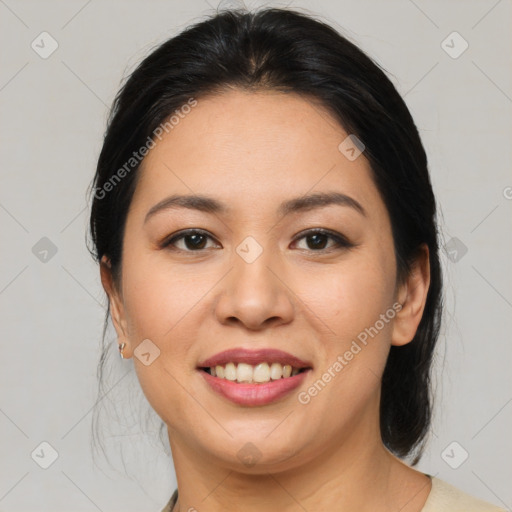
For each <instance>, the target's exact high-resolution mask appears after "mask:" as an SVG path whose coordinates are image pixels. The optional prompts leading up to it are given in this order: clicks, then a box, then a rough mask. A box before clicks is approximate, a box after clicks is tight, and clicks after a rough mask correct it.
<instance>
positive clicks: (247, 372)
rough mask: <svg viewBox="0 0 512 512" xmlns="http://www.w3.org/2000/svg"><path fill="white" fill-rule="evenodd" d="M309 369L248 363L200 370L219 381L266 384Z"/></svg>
mask: <svg viewBox="0 0 512 512" xmlns="http://www.w3.org/2000/svg"><path fill="white" fill-rule="evenodd" d="M310 369H311V368H309V367H304V368H295V367H292V366H291V365H289V364H284V365H282V364H280V363H275V362H274V363H272V362H270V363H266V362H265V363H259V364H256V365H251V364H247V363H235V362H231V363H227V364H225V365H217V366H210V367H202V368H200V370H202V371H204V372H206V373H208V374H209V375H211V376H212V377H216V378H218V379H224V380H229V381H231V382H235V383H239V384H242V383H246V384H265V383H268V382H273V381H276V380H282V379H288V378H290V377H295V376H296V375H298V374H299V373H303V372H305V371H307V370H310Z"/></svg>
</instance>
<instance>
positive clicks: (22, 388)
mask: <svg viewBox="0 0 512 512" xmlns="http://www.w3.org/2000/svg"><path fill="white" fill-rule="evenodd" d="M210 1H211V2H212V3H211V4H208V3H207V2H205V1H204V0H187V1H186V2H181V1H180V2H178V1H152V2H142V1H135V0H132V1H111V0H109V1H101V0H90V1H86V0H80V1H67V2H63V1H60V2H58V1H44V2H43V1H24V0H18V1H16V0H0V27H1V32H0V34H1V35H0V37H1V44H2V53H1V71H0V103H1V109H2V110H1V111H2V122H1V141H2V146H1V162H2V166H1V180H2V182H1V188H0V226H1V240H2V251H1V265H0V308H1V314H2V321H1V343H2V344H1V349H2V350H1V353H2V358H1V361H2V363H1V365H2V366H1V371H0V432H1V433H2V435H1V437H0V447H1V454H0V461H1V462H0V510H1V511H35V510H38V511H53V512H58V511H68V512H69V511H70V510H74V511H94V510H100V511H104V512H107V511H118V510H121V509H122V510H124V511H126V512H129V511H139V512H140V511H142V510H147V511H150V510H154V511H159V510H160V507H162V506H163V504H164V503H166V502H167V500H168V498H169V496H170V494H171V492H172V491H173V490H174V488H175V477H174V472H173V469H172V463H171V461H170V459H169V456H168V453H166V452H165V451H163V450H162V447H161V446H160V445H159V442H158V436H157V427H158V418H157V417H155V416H156V415H154V413H153V416H151V414H150V416H149V422H148V424H147V425H145V426H144V427H143V428H144V433H142V434H141V433H140V432H139V424H140V420H141V418H143V417H144V415H145V411H147V409H148V406H147V403H146V402H145V399H144V397H143V396H142V393H141V392H140V391H139V390H138V384H137V381H136V377H135V376H134V374H133V362H132V360H126V361H121V360H119V359H118V357H117V353H116V349H117V348H116V347H115V346H114V340H115V338H114V336H113V331H112V330H111V331H110V332H109V334H108V339H109V340H111V341H112V342H111V347H112V349H113V351H112V360H111V372H110V373H109V375H108V376H107V377H108V379H107V383H108V386H109V387H108V390H109V392H108V393H107V394H106V395H105V396H104V397H103V398H102V399H101V400H99V401H98V402H97V401H96V400H97V396H96V375H95V371H96V364H97V360H98V358H99V346H100V337H101V328H102V321H103V316H104V307H105V300H104V297H103V291H102V288H101V284H100V280H99V271H98V268H97V267H96V266H95V264H94V262H93V261H92V259H91V258H90V256H89V254H88V252H87V250H86V247H85V243H84V237H85V230H86V227H87V220H88V213H89V210H88V206H87V204H86V190H87V187H88V186H89V184H90V181H91V179H92V176H93V173H94V168H95V162H96V158H97V156H98V153H99V150H100V148H101V140H102V135H103V132H104V129H105V121H106V116H107V111H108V106H109V105H110V104H111V102H112V100H113V98H114V95H115V93H116V92H117V90H118V87H119V84H120V80H121V78H122V77H123V76H125V75H126V73H127V72H129V71H130V70H131V69H133V67H134V66H135V65H136V64H137V63H138V62H139V61H140V60H141V59H142V58H143V57H144V56H145V55H146V54H147V53H148V52H149V51H150V49H151V48H152V47H153V46H155V45H156V44H157V43H159V42H162V41H163V40H164V39H166V38H168V37H170V36H172V35H174V34H176V33H177V32H178V31H180V30H182V29H183V28H185V27H186V26H187V25H188V24H190V23H192V22H193V21H198V20H199V19H201V18H202V17H203V16H205V15H207V14H210V13H212V12H213V8H215V7H217V4H216V3H215V4H214V3H213V2H214V1H215V0H210ZM230 5H236V2H228V3H226V2H223V3H221V6H226V7H229V6H230ZM247 5H248V6H249V7H256V6H259V5H262V4H261V3H260V2H248V3H247ZM265 5H274V6H285V5H289V6H290V7H296V8H304V9H306V10H310V11H312V12H313V13H317V14H318V15H320V16H321V17H322V18H323V19H324V20H325V21H328V22H329V23H331V24H332V25H334V26H335V27H336V28H337V29H339V30H341V31H342V33H344V34H345V35H346V36H348V37H349V38H350V39H352V40H353V41H355V42H356V43H358V44H359V45H360V46H361V47H362V48H363V49H364V50H366V51H367V52H368V53H369V54H370V55H371V56H372V57H373V58H374V59H375V60H376V61H377V62H378V63H380V64H381V65H382V66H383V67H384V68H385V69H386V70H387V71H388V73H389V75H390V78H391V79H392V81H393V83H394V84H395V85H396V87H397V88H398V90H399V91H400V93H402V95H404V96H405V100H406V102H407V104H408V106H409V108H410V110H411V112H412V115H413V117H414V119H415V121H416V123H417V125H418V128H419V130H420V133H421V136H422V138H423V141H424V144H425V147H426V149H427V153H428V155H429V160H430V169H431V173H432V179H433V184H434V188H435V192H436V194H437V197H438V200H439V202H440V204H441V208H442V219H441V230H442V236H443V244H444V245H446V247H447V250H446V251H443V254H442V261H443V267H444V273H445V278H446V291H445V294H446V321H445V324H444V327H443V334H442V336H441V339H440V343H439V350H438V352H437V357H436V379H435V389H436V397H437V407H436V415H435V421H434V426H433V434H432V436H431V441H430V443H429V446H428V450H427V453H426V455H425V456H424V458H423V460H422V461H421V463H420V465H419V469H421V470H423V471H425V472H428V473H430V474H432V475H436V476H438V477H439V478H443V479H445V480H447V481H449V482H450V483H452V484H454V485H456V486H458V487H460V488H462V489H463V490H465V491H466V492H470V493H472V494H474V495H476V496H479V497H481V498H483V499H486V500H488V501H492V502H494V503H496V504H500V505H501V506H503V507H505V508H510V507H511V506H512V486H511V485H510V483H511V482H512V467H511V462H510V460H511V458H512V438H511V435H510V432H512V385H511V383H512V376H511V375H512V372H511V370H510V369H511V363H512V357H511V355H512V349H511V344H510V342H511V339H510V331H511V328H512V315H511V312H512V272H510V262H511V261H512V237H511V233H512V230H511V221H512V216H511V210H512V175H511V173H510V169H511V160H512V158H511V140H512V139H511V132H512V126H511V107H512V99H511V96H512V92H511V91H512V87H511V85H512V84H511V73H510V70H511V66H510V64H511V51H510V50H511V39H512V37H511V26H510V25H511V24H510V20H511V19H512V5H511V2H510V1H507V0H500V1H496V0H493V1H486V0H479V1H468V0H466V1H464V2H460V1H428V2H427V1H424V0H423V1H421V0H415V1H412V0H399V1H398V0H397V1H385V2H384V1H355V0H350V1H341V2H340V1H338V2H336V1H334V0H331V1H328V0H316V1H314V2H313V1H302V2H299V1H292V2H288V3H286V4H285V3H284V2H282V3H279V2H273V3H266V4H265ZM43 31H46V32H48V33H49V34H50V35H51V38H53V39H54V40H55V41H56V42H57V44H58V48H57V49H56V50H55V52H54V53H52V54H51V55H49V56H48V55H45V52H49V51H50V50H51V44H52V40H51V39H50V38H49V36H40V34H41V32H43ZM454 31H456V32H458V33H459V34H460V36H461V37H462V38H463V39H460V37H459V36H457V35H455V36H453V35H452V36H450V34H452V32H454ZM448 36H450V37H448ZM447 38H448V39H447ZM41 39H43V42H41ZM445 40H446V42H445V43H444V44H443V41H445ZM33 41H35V42H34V45H38V46H36V49H37V51H36V49H33V48H32V47H31V44H32V42H33ZM464 41H467V43H468V44H469V47H468V48H467V50H466V51H464V52H463V53H462V54H460V55H458V54H459V53H460V52H461V50H462V49H463V48H464ZM41 53H42V54H43V56H45V57H47V58H42V56H41ZM450 53H451V55H450ZM454 57H456V58H454ZM43 237H47V239H49V241H51V242H49V241H48V240H46V239H43V240H42V241H41V239H42V238H43ZM55 250H56V253H55V254H53V253H54V252H55ZM466 250H467V252H465V251H466ZM45 251H47V252H45ZM441 368H442V374H441ZM103 406H105V407H103ZM102 407H103V408H104V409H105V414H104V416H103V420H102V421H103V429H104V431H105V437H106V438H107V441H108V453H109V455H110V457H111V461H112V464H113V466H114V467H113V468H112V467H111V466H109V465H108V463H106V462H104V461H103V459H101V458H98V459H97V464H96V465H95V464H94V463H93V459H92V455H91V447H90V439H91V436H90V427H91V418H92V414H93V409H96V410H98V411H99V410H102V409H101V408H102ZM108 411H110V412H108ZM42 442H46V443H49V444H50V445H51V446H52V447H53V449H54V450H55V451H56V454H58V457H57V459H56V460H55V461H54V462H53V463H52V464H51V465H50V466H49V467H48V468H47V469H43V468H42V467H40V466H41V464H43V465H45V464H48V463H50V462H51V455H52V449H51V448H49V447H48V446H47V445H42V446H41V443H42ZM454 442H455V443H456V444H452V443H454ZM466 452H467V454H468V458H467V460H465V461H464V457H465V456H466ZM457 466H458V467H457ZM125 470H126V472H127V473H128V474H129V475H130V476H129V477H128V476H126V474H125Z"/></svg>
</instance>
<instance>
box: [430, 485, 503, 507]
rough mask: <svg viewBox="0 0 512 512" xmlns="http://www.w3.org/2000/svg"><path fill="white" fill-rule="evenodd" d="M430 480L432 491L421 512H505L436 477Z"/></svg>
mask: <svg viewBox="0 0 512 512" xmlns="http://www.w3.org/2000/svg"><path fill="white" fill-rule="evenodd" d="M431 478H432V490H431V491H430V494H429V495H428V498H427V501H426V502H425V505H424V506H423V508H422V509H421V512H505V509H503V508H500V507H497V506H496V505H491V504H490V503H487V502H486V501H482V500H480V499H478V498H475V497H474V496H471V495H470V494H466V493H465V492H464V491H461V490H460V489H458V488H457V487H454V486H452V485H450V484H449V483H447V482H445V481H444V480H441V479H439V478H436V477H431Z"/></svg>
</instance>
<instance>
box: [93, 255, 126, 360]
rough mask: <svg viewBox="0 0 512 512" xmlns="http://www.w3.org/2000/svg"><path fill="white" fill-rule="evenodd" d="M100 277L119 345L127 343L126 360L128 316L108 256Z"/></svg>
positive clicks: (102, 266) (101, 263) (124, 351)
mask: <svg viewBox="0 0 512 512" xmlns="http://www.w3.org/2000/svg"><path fill="white" fill-rule="evenodd" d="M100 276H101V284H102V285H103V289H104V290H105V292H106V294H107V296H108V300H109V306H110V316H111V317H112V323H113V324H114V327H115V329H116V333H117V338H118V342H119V343H126V346H125V348H124V350H123V357H124V358H125V359H126V358H128V357H130V350H131V347H130V342H129V339H128V328H127V322H126V315H125V311H124V304H123V300H122V294H121V293H120V291H119V290H118V288H117V287H116V285H115V283H114V278H113V276H112V266H111V264H110V260H109V258H108V257H107V256H105V255H103V256H102V258H101V261H100Z"/></svg>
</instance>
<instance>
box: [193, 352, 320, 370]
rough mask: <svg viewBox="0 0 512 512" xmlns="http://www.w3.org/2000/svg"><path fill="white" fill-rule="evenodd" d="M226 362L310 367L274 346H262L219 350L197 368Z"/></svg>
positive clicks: (221, 364) (305, 362) (220, 364)
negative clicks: (260, 347) (252, 348)
mask: <svg viewBox="0 0 512 512" xmlns="http://www.w3.org/2000/svg"><path fill="white" fill-rule="evenodd" d="M227 363H246V364H250V365H256V364H260V363H280V364H282V365H285V364H289V365H290V366H291V367H293V368H310V367H311V364H310V363H309V362H307V361H303V360H302V359H300V358H298V357H296V356H294V355H292V354H289V353H288V352H283V351H282V350H277V349H275V348H262V349H258V350H249V349H245V348H232V349H229V350H224V351H223V352H219V353H218V354H215V355H214V356H211V357H209V358H208V359H205V360H204V361H202V362H200V363H199V365H198V367H199V368H207V367H211V366H218V365H219V366H224V365H226V364H227Z"/></svg>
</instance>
